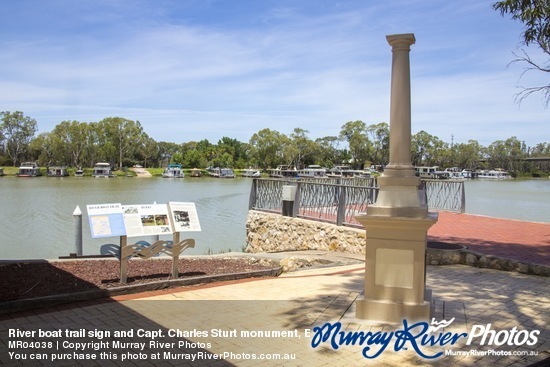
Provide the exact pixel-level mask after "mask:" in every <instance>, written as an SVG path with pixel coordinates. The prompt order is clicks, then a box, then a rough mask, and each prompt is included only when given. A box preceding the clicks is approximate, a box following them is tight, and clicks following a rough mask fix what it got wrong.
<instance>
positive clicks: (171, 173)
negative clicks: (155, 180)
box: [162, 163, 185, 178]
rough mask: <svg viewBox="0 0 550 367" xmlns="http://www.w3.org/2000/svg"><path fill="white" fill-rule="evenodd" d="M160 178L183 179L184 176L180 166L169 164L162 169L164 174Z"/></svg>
mask: <svg viewBox="0 0 550 367" xmlns="http://www.w3.org/2000/svg"><path fill="white" fill-rule="evenodd" d="M162 177H164V178H183V177H185V174H184V173H183V169H182V168H181V164H177V163H171V164H169V165H168V166H167V167H166V168H165V169H164V172H163V173H162Z"/></svg>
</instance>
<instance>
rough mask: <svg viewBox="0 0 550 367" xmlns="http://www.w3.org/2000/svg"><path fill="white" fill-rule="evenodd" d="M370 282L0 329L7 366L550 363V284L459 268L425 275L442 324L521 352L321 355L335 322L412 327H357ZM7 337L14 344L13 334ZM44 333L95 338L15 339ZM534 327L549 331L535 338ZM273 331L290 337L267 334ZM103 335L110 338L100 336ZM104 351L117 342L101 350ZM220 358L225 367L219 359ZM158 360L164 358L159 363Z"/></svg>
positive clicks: (241, 290) (9, 323)
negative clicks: (323, 333) (487, 335)
mask: <svg viewBox="0 0 550 367" xmlns="http://www.w3.org/2000/svg"><path fill="white" fill-rule="evenodd" d="M363 276H364V268H363V266H362V265H358V264H352V265H346V266H339V267H331V268H316V269H310V270H304V271H298V272H294V273H286V274H283V275H282V276H280V277H278V278H264V279H259V280H244V281H235V282H225V283H218V284H214V285H206V286H197V287H188V288H180V289H177V290H168V291H158V292H153V293H144V294H139V295H133V296H126V297H118V298H115V299H114V300H110V301H106V302H89V303H80V304H73V305H69V306H64V307H58V308H56V309H50V310H45V311H36V312H26V313H19V314H12V315H7V316H4V317H3V318H2V319H1V323H0V325H1V326H0V364H2V365H6V366H30V365H55V366H57V365H70V366H74V365H77V366H78V365H82V366H91V365H101V366H131V365H135V366H366V365H376V366H408V365H424V366H428V365H429V366H432V365H433V366H471V365H478V366H489V365H491V366H495V367H500V366H529V365H532V364H533V363H536V362H539V361H541V360H544V359H547V358H550V354H549V350H550V331H549V330H548V319H550V317H549V316H550V315H549V307H548V305H549V304H550V278H546V277H537V276H529V275H523V274H518V273H509V272H502V271H496V270H488V269H478V268H471V267H467V266H461V265H455V266H441V267H432V266H429V267H428V269H427V279H428V286H429V287H430V288H431V289H432V290H433V294H434V311H435V314H434V316H435V318H436V319H437V320H438V321H439V320H443V319H445V320H450V319H452V318H455V320H454V322H453V323H452V324H451V325H450V326H449V327H448V328H447V329H445V332H451V333H471V332H472V330H477V331H478V332H480V328H483V327H486V325H487V324H491V325H490V328H491V330H494V331H495V332H497V333H498V334H496V335H498V338H501V339H503V338H504V337H505V336H509V335H511V333H513V334H512V335H515V336H516V337H517V336H518V335H519V339H518V340H517V341H518V342H523V341H524V340H520V339H522V338H523V337H524V336H525V338H524V339H525V343H524V344H523V345H520V346H516V345H508V344H504V345H501V346H496V345H492V346H488V345H483V346H482V345H480V342H481V340H480V339H481V337H478V338H476V339H475V340H474V341H473V342H472V344H471V345H469V346H466V345H465V341H466V338H462V339H460V340H459V342H458V343H457V344H455V345H453V346H449V345H445V346H434V347H426V346H423V347H421V348H420V352H422V353H425V354H426V355H430V356H431V355H435V354H437V353H440V352H443V353H451V354H452V355H445V354H444V355H443V356H441V357H439V358H437V359H425V358H421V357H419V356H418V353H417V352H415V351H414V348H413V347H412V344H408V345H405V346H404V348H402V349H401V350H399V351H395V350H394V349H395V347H396V344H395V337H394V339H393V340H392V343H390V344H389V346H388V347H387V349H386V350H384V351H383V352H382V353H381V354H380V355H379V356H378V357H377V358H374V359H367V358H365V357H363V355H362V349H363V347H364V346H363V347H359V346H352V345H342V346H341V347H339V348H338V349H336V348H335V347H333V346H331V345H330V344H329V343H328V342H323V343H320V345H319V346H317V347H316V348H312V346H311V343H312V334H311V333H312V331H311V330H312V329H313V328H314V327H315V326H322V325H324V324H325V323H327V322H330V323H334V325H336V323H337V322H340V323H341V326H342V329H343V330H346V331H357V330H362V331H365V332H368V331H370V332H372V333H377V332H378V334H375V335H382V334H381V333H390V332H391V331H395V330H396V328H397V329H403V327H404V326H403V325H398V326H397V327H396V326H391V325H372V324H369V323H366V322H364V321H362V320H358V319H355V311H354V301H355V299H356V298H357V297H358V296H359V295H360V293H361V292H362V290H363ZM10 329H11V330H12V337H10V336H9V330H10ZM39 329H41V330H52V331H55V330H61V332H62V333H65V332H66V330H69V331H80V330H84V331H85V332H86V333H90V332H92V333H94V332H95V338H90V337H81V336H79V335H76V334H75V335H73V336H71V337H67V336H65V335H62V336H61V337H55V336H53V337H50V338H40V337H37V336H38V334H36V335H35V337H31V338H28V337H17V336H14V335H13V334H14V333H16V331H15V330H19V331H20V332H22V331H23V330H27V331H33V330H34V331H37V330H39ZM308 330H310V331H308ZM514 330H515V331H514ZM537 330H538V331H539V332H540V333H537V332H535V331H537ZM266 331H267V332H270V333H271V334H274V332H279V333H280V334H281V335H278V336H273V335H269V336H267V335H268V334H264V335H262V332H264V333H265V332H266ZM115 332H119V333H120V332H126V333H130V332H131V333H133V336H127V337H123V336H121V335H118V336H116V335H115ZM308 332H310V336H309V337H308V336H307V334H306V333H308ZM533 332H535V334H534V335H533V336H534V337H535V339H536V342H535V343H531V344H533V345H528V344H529V343H528V342H530V340H527V333H533ZM100 333H103V334H105V333H110V334H111V335H110V337H105V338H103V339H99V338H98V336H99V334H100ZM246 333H248V334H246ZM138 334H139V335H138ZM20 335H21V334H20ZM387 335H389V334H386V336H387ZM453 335H454V334H453ZM102 336H104V335H102ZM14 340H20V341H31V340H35V341H41V342H49V341H51V342H53V344H52V345H51V348H42V345H39V346H38V347H40V348H38V349H37V348H28V347H27V348H23V349H14V348H8V347H9V345H8V343H9V341H14ZM503 340H504V339H503ZM532 341H535V340H534V339H533V340H532ZM86 342H94V343H96V344H93V343H92V344H86V345H85V344H82V345H83V346H84V347H83V348H84V349H83V350H82V351H78V350H77V348H78V347H79V346H82V345H81V344H76V343H86ZM101 342H102V343H108V345H106V344H103V345H100V344H98V343H101ZM126 342H132V343H144V344H143V345H141V344H135V345H134V344H128V345H127V346H126V348H123V347H122V343H126ZM503 342H504V341H503ZM117 343H118V344H117ZM485 344H487V341H486V342H485ZM511 344H514V343H513V341H512V342H511ZM12 346H13V345H12ZM94 346H95V347H97V350H96V351H94V350H93V347H94ZM142 347H143V348H142ZM371 347H372V349H370V351H368V352H367V355H370V356H372V354H374V353H375V352H376V351H378V350H380V347H379V346H378V345H375V344H373V345H372V346H371ZM58 348H59V349H58ZM35 349H37V351H38V352H40V353H44V354H49V355H44V356H43V357H44V358H49V359H47V360H43V361H31V360H30V359H26V360H25V359H22V357H23V355H26V357H27V358H30V357H29V356H30V354H31V353H32V351H33V350H35ZM14 351H16V352H18V353H20V355H19V358H15V357H16V356H15V355H12V356H11V357H10V355H9V352H14ZM52 353H53V354H56V355H57V357H59V358H61V357H63V356H64V355H68V356H69V357H71V358H72V360H71V361H59V362H53V363H52V362H51V357H52V356H51V354H52ZM74 353H77V354H76V355H75V354H74ZM79 353H80V354H83V353H92V354H93V353H95V356H94V358H90V356H88V357H89V358H88V359H86V360H84V359H82V360H80V359H75V357H78V356H79ZM508 354H516V355H508ZM115 355H116V356H117V359H116V360H115V359H114V358H115V357H114V356H115ZM219 356H221V357H224V359H223V360H216V359H214V358H216V357H219ZM35 357H36V355H35ZM123 357H124V358H126V360H125V361H124V362H122V361H121V358H123ZM156 357H159V359H158V360H157V359H153V358H156ZM185 358H187V359H185ZM190 358H195V360H191V359H190ZM276 358H277V359H276ZM278 358H283V359H278ZM30 362H32V363H30Z"/></svg>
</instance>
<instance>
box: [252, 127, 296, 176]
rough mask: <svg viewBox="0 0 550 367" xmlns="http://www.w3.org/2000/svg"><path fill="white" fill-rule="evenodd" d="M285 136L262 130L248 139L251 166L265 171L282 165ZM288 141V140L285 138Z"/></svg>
mask: <svg viewBox="0 0 550 367" xmlns="http://www.w3.org/2000/svg"><path fill="white" fill-rule="evenodd" d="M285 138H286V136H284V135H282V134H281V133H279V132H278V131H274V130H270V129H267V128H266V129H262V130H260V131H258V132H257V133H255V134H254V135H252V137H251V138H250V143H249V144H250V147H251V154H252V159H253V164H254V165H255V166H257V167H261V168H263V169H266V168H268V167H276V166H277V165H280V164H283V163H281V162H282V161H283V148H284V139H285ZM286 139H288V138H286Z"/></svg>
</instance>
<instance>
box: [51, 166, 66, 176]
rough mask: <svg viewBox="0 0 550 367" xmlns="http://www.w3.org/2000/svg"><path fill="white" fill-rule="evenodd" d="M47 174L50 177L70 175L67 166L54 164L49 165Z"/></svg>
mask: <svg viewBox="0 0 550 367" xmlns="http://www.w3.org/2000/svg"><path fill="white" fill-rule="evenodd" d="M46 174H47V175H48V177H65V176H68V175H69V171H67V167H59V166H52V167H48V169H47V172H46Z"/></svg>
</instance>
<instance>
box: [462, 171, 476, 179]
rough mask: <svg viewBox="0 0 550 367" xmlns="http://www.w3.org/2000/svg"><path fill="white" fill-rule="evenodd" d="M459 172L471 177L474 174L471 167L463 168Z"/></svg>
mask: <svg viewBox="0 0 550 367" xmlns="http://www.w3.org/2000/svg"><path fill="white" fill-rule="evenodd" d="M460 174H461V175H462V177H464V178H472V177H473V176H474V175H473V174H472V170H471V169H463V170H462V171H461V172H460Z"/></svg>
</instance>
